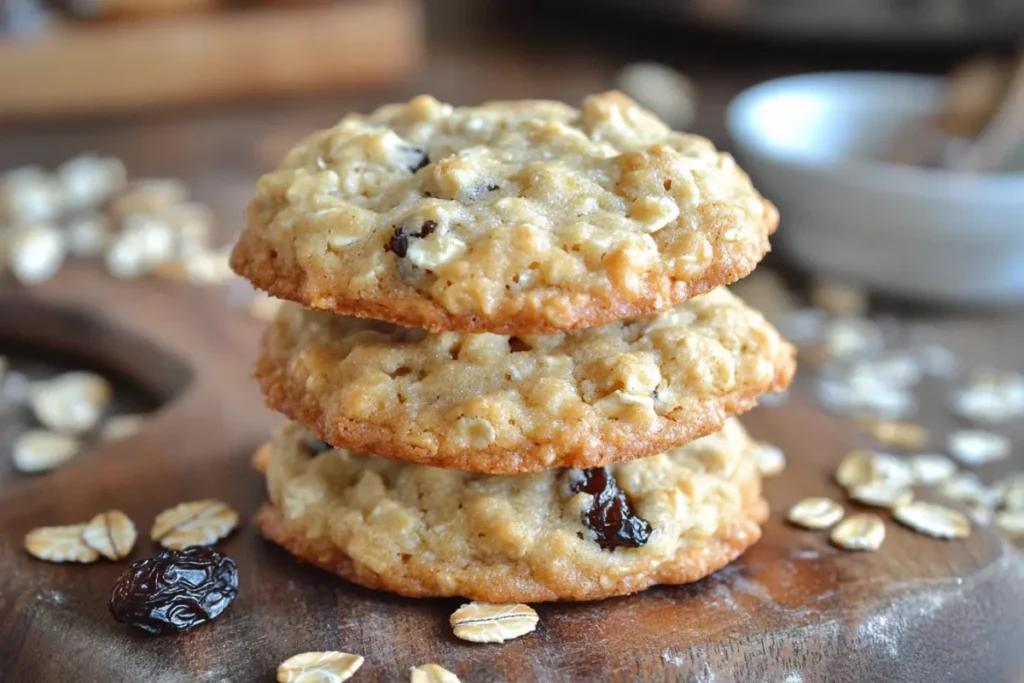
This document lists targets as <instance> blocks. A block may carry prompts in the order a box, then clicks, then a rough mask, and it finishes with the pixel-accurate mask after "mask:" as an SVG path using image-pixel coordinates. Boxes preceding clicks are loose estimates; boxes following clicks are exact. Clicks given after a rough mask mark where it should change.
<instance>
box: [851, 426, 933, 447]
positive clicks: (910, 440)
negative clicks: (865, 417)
mask: <svg viewBox="0 0 1024 683" xmlns="http://www.w3.org/2000/svg"><path fill="white" fill-rule="evenodd" d="M864 426H865V428H866V429H867V430H868V432H869V433H870V434H871V436H872V437H874V439H875V440H876V441H878V442H879V443H883V444H885V445H886V446H892V447H893V448H902V449H905V450H911V449H916V448H924V447H925V446H926V445H927V444H928V430H927V429H925V428H924V427H922V426H920V425H916V424H912V423H910V422H899V421H896V420H869V421H867V422H866V424H865V425H864Z"/></svg>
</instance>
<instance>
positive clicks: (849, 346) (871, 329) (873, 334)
mask: <svg viewBox="0 0 1024 683" xmlns="http://www.w3.org/2000/svg"><path fill="white" fill-rule="evenodd" d="M822 344H823V347H824V352H825V354H826V356H827V357H828V358H834V359H836V360H848V359H849V360H852V359H854V358H865V357H870V356H877V355H878V354H879V353H881V352H882V351H883V350H884V349H885V339H884V338H883V336H882V331H881V329H879V327H878V325H876V324H875V323H874V322H872V321H870V320H867V319H865V318H836V319H835V320H832V321H831V322H830V323H829V324H828V325H827V326H826V327H825V335H824V339H823V341H822Z"/></svg>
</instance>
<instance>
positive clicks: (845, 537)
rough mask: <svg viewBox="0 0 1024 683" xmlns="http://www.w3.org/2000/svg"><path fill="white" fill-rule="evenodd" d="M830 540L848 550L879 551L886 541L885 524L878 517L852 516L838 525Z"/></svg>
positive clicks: (867, 514) (868, 515)
mask: <svg viewBox="0 0 1024 683" xmlns="http://www.w3.org/2000/svg"><path fill="white" fill-rule="evenodd" d="M829 540H831V541H832V543H834V544H835V545H837V546H839V547H840V548H845V549H846V550H878V549H879V548H880V547H881V546H882V542H883V541H884V540H885V522H883V521H882V518H881V517H879V516H878V515H873V514H870V513H861V514H856V515H850V516H849V517H847V518H846V519H844V520H843V521H841V522H839V524H836V525H835V527H834V528H833V529H832V533H831V534H829Z"/></svg>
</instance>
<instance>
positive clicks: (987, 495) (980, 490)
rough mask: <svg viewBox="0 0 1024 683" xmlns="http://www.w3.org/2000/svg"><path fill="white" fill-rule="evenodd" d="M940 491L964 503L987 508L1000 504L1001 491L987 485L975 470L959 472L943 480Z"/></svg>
mask: <svg viewBox="0 0 1024 683" xmlns="http://www.w3.org/2000/svg"><path fill="white" fill-rule="evenodd" d="M939 493H941V494H942V495H944V496H946V497H948V498H952V499H953V500H959V501H961V502H964V503H975V504H977V505H981V506H983V507H987V508H990V509H991V508H994V507H995V506H996V505H998V504H999V492H998V491H997V490H995V489H994V488H992V487H990V486H986V485H985V484H983V483H982V482H981V480H980V479H978V477H977V475H975V474H974V473H973V472H959V473H957V474H955V475H954V476H952V477H951V478H949V479H948V480H946V481H945V482H943V484H942V486H940V487H939Z"/></svg>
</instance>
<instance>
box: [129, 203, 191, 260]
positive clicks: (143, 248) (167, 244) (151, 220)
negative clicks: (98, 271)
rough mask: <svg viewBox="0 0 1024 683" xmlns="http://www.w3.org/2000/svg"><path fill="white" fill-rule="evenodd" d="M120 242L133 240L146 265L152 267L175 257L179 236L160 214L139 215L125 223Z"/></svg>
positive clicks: (130, 217)
mask: <svg viewBox="0 0 1024 683" xmlns="http://www.w3.org/2000/svg"><path fill="white" fill-rule="evenodd" d="M119 239H120V240H131V241H132V242H133V244H134V246H135V248H137V249H139V251H140V252H141V253H142V259H143V261H144V262H145V263H146V265H148V266H150V267H152V266H153V265H155V264H157V263H159V262H161V261H169V260H170V259H172V258H174V257H175V251H176V250H177V241H178V240H177V235H175V234H174V228H173V227H171V225H170V224H169V223H168V222H167V221H166V220H165V219H164V217H163V216H162V215H161V214H158V213H137V214H135V215H134V216H129V217H128V218H127V219H126V220H125V221H124V228H123V230H122V231H121V236H120V237H119Z"/></svg>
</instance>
